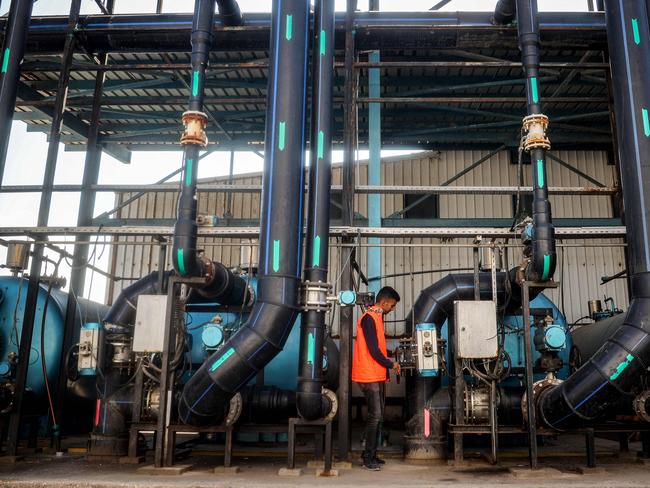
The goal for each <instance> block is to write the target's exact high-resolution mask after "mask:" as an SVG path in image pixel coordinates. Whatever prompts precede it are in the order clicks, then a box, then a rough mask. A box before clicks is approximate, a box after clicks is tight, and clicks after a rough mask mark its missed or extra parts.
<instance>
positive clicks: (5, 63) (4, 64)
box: [2, 48, 11, 73]
mask: <svg viewBox="0 0 650 488" xmlns="http://www.w3.org/2000/svg"><path fill="white" fill-rule="evenodd" d="M10 55H11V51H10V50H9V48H6V49H5V55H4V57H3V58H2V72H3V73H6V72H7V69H8V68H9V56H10Z"/></svg>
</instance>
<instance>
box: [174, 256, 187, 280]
mask: <svg viewBox="0 0 650 488" xmlns="http://www.w3.org/2000/svg"><path fill="white" fill-rule="evenodd" d="M176 261H178V271H179V272H180V273H181V275H183V276H185V275H186V274H187V271H186V270H185V253H184V252H183V250H182V249H179V250H178V251H177V252H176Z"/></svg>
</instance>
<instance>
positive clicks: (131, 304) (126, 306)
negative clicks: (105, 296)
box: [103, 271, 173, 325]
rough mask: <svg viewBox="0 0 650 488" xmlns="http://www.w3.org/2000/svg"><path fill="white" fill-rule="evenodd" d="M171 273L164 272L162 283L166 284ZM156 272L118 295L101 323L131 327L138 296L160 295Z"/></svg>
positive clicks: (133, 321)
mask: <svg viewBox="0 0 650 488" xmlns="http://www.w3.org/2000/svg"><path fill="white" fill-rule="evenodd" d="M172 274H173V271H165V273H164V275H163V280H164V282H167V280H168V279H169V277H170V276H171V275H172ZM158 279H159V274H158V271H154V272H152V273H149V274H148V275H147V276H144V277H142V278H140V279H139V280H138V281H136V282H135V283H133V284H132V285H130V286H127V287H126V288H124V289H123V290H122V292H121V293H120V294H119V295H118V297H117V299H116V300H115V302H113V305H111V308H109V309H108V312H107V313H106V316H105V317H104V319H103V322H105V323H108V324H115V325H133V324H134V323H135V309H136V306H137V303H138V297H139V296H140V295H153V294H157V293H160V290H159V289H158Z"/></svg>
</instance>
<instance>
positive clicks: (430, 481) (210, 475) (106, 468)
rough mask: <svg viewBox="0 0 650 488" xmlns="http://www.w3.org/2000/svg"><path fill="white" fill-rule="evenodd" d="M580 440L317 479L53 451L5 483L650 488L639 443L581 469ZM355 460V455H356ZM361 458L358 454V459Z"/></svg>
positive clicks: (244, 460)
mask: <svg viewBox="0 0 650 488" xmlns="http://www.w3.org/2000/svg"><path fill="white" fill-rule="evenodd" d="M582 443H583V440H582V439H581V438H576V439H567V438H566V437H565V438H560V440H558V441H557V442H555V443H554V444H553V443H551V445H547V446H545V447H544V448H542V449H541V460H540V465H541V469H540V470H539V471H537V472H534V473H531V472H530V470H528V469H527V458H526V451H525V450H522V449H509V450H507V451H506V450H504V451H503V453H502V457H501V462H500V464H499V466H496V467H495V466H491V465H489V464H488V463H486V462H485V461H483V460H482V459H480V458H475V459H471V460H470V461H469V462H468V463H467V465H466V466H463V467H453V466H448V465H447V464H422V465H413V464H408V463H405V462H404V461H402V460H400V459H393V458H387V464H386V465H385V467H384V468H383V469H382V471H380V472H369V471H366V470H364V469H362V468H361V467H360V466H359V464H358V463H357V462H354V463H353V466H352V469H340V470H339V476H338V477H329V478H324V477H317V476H316V475H315V473H316V468H313V467H311V468H310V467H306V459H299V460H298V465H297V467H301V468H302V475H301V476H298V477H281V476H278V470H279V469H280V468H282V467H284V466H285V460H284V459H282V458H273V459H270V458H260V457H253V456H252V455H249V456H246V455H245V452H243V451H242V454H244V455H243V456H237V457H236V458H235V464H236V465H237V466H238V467H239V468H240V472H239V473H236V474H232V473H229V474H215V473H214V471H213V470H214V468H215V467H216V466H219V464H220V463H221V462H222V458H221V457H220V456H214V455H213V456H203V457H195V458H191V459H189V460H181V461H179V464H191V466H192V469H191V470H189V471H187V472H185V473H183V474H181V475H174V476H170V475H147V474H140V473H138V472H137V470H138V469H139V468H140V467H141V466H133V465H122V464H117V463H98V462H90V461H87V460H86V459H85V456H83V455H80V454H65V455H64V456H63V457H56V456H48V455H43V454H40V455H31V456H26V458H25V460H24V461H22V462H20V463H17V464H13V465H0V487H2V488H4V487H20V488H43V487H70V488H104V487H111V488H113V487H147V488H167V487H170V488H171V487H179V486H191V487H224V488H225V487H228V488H231V487H232V488H238V487H242V488H244V487H246V488H256V487H260V488H262V487H264V488H274V487H286V486H289V487H291V486H307V485H309V486H333V487H355V488H358V487H364V486H377V484H381V485H382V488H383V487H392V486H395V487H400V488H404V487H408V488H418V487H425V486H427V487H428V486H436V487H437V486H457V487H471V488H477V487H483V486H495V485H510V486H531V487H532V486H554V487H565V486H566V487H576V488H578V487H589V488H593V487H646V486H647V487H650V464H648V465H646V464H642V463H639V462H638V460H637V459H636V455H635V454H634V452H635V450H636V449H637V448H638V446H637V445H635V444H632V445H631V446H630V448H631V452H630V453H629V454H619V453H617V452H616V448H617V444H616V443H614V442H610V441H607V440H602V439H598V440H597V453H598V454H597V455H598V458H597V461H598V468H596V470H593V471H591V472H586V473H585V474H582V473H581V472H580V471H583V468H584V466H585V458H584V452H582V451H581V450H580V447H581V446H582V445H583V444H582ZM355 458H356V456H355ZM354 461H357V459H354Z"/></svg>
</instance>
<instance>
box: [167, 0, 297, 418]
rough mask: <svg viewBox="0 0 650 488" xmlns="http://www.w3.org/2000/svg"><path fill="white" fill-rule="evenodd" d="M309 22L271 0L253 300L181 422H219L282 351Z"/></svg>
mask: <svg viewBox="0 0 650 488" xmlns="http://www.w3.org/2000/svg"><path fill="white" fill-rule="evenodd" d="M308 22H309V2H308V1H307V0H274V2H273V24H272V29H271V52H270V60H271V63H270V69H269V86H268V97H269V98H268V104H267V117H266V141H265V151H264V154H265V159H264V179H263V188H264V190H263V194H262V216H261V231H260V262H259V273H260V277H259V280H258V285H257V300H256V302H255V306H254V307H253V310H252V311H251V315H250V317H249V320H248V321H247V322H246V324H244V325H243V326H242V328H240V329H239V330H238V331H237V332H236V333H235V334H234V335H233V336H232V337H231V338H230V339H229V340H228V341H227V342H226V343H225V344H224V345H223V346H222V348H221V349H220V350H219V351H217V352H216V353H215V354H213V355H212V356H210V357H209V358H208V359H207V360H206V361H205V362H204V363H203V365H202V366H201V367H200V368H199V370H198V371H197V372H196V373H195V374H194V375H193V376H192V378H191V379H190V380H189V381H188V382H187V383H186V385H185V388H184V389H183V393H182V396H181V398H180V401H179V406H178V410H179V418H180V420H181V421H182V422H186V423H190V424H194V425H201V424H207V423H219V422H220V421H221V420H223V418H224V416H225V415H226V413H227V408H228V402H229V400H230V398H231V397H232V396H233V395H234V394H235V393H236V392H237V391H238V390H240V389H241V388H242V387H244V386H245V385H246V383H248V382H249V381H250V380H251V379H252V378H253V377H254V376H255V375H256V374H257V372H258V371H260V370H261V369H262V368H264V366H266V364H267V363H268V362H269V361H270V360H271V359H273V358H274V357H275V356H276V355H277V353H278V352H279V351H280V350H282V347H283V346H284V343H285V342H286V340H287V337H288V335H289V332H290V331H291V328H292V326H293V323H294V321H295V319H296V317H297V316H298V313H299V286H300V271H301V248H302V208H303V188H304V181H303V178H304V153H305V106H306V101H305V100H306V96H307V89H306V82H307V48H308V45H309V39H308V33H309V23H308Z"/></svg>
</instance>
